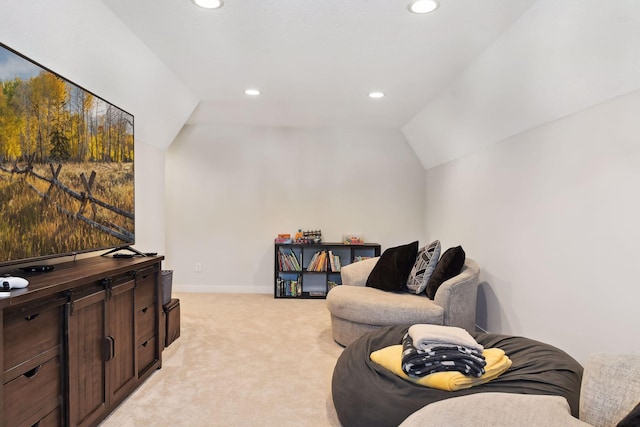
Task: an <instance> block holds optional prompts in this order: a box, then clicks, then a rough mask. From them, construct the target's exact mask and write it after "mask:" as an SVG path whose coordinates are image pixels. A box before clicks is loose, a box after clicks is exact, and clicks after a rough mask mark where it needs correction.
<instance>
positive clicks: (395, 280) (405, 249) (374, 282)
mask: <svg viewBox="0 0 640 427" xmlns="http://www.w3.org/2000/svg"><path fill="white" fill-rule="evenodd" d="M417 255H418V241H417V240H416V241H415V242H413V243H409V244H408V245H402V246H396V247H394V248H389V249H387V250H385V251H384V252H383V253H382V255H381V256H380V259H379V260H378V262H377V263H376V265H375V266H374V267H373V270H371V273H370V274H369V277H368V278H367V286H368V287H370V288H377V289H381V290H383V291H391V292H397V291H401V290H402V289H403V288H404V287H405V285H406V284H407V278H408V277H409V273H411V269H412V268H413V264H414V262H415V261H416V256H417Z"/></svg>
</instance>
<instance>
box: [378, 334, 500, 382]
mask: <svg viewBox="0 0 640 427" xmlns="http://www.w3.org/2000/svg"><path fill="white" fill-rule="evenodd" d="M482 355H483V356H484V358H485V360H486V362H487V365H486V366H485V368H484V370H485V373H484V374H483V375H482V376H481V377H479V378H475V377H468V376H466V375H463V374H461V373H460V372H436V373H434V374H431V375H427V376H424V377H420V378H414V377H410V376H408V375H407V374H405V373H404V371H403V370H402V345H400V344H398V345H392V346H389V347H385V348H382V349H380V350H378V351H374V352H373V353H371V355H370V356H369V357H370V358H371V360H372V361H373V362H375V363H377V364H378V365H381V366H382V367H384V368H386V369H387V370H389V371H391V372H392V373H394V374H395V375H397V376H399V377H400V378H404V379H405V380H409V381H411V382H413V383H415V384H419V385H422V386H425V387H431V388H435V389H438V390H445V391H456V390H463V389H465V388H470V387H473V386H476V385H480V384H484V383H487V382H489V381H491V380H493V379H496V378H498V377H499V376H500V375H501V374H502V373H504V372H506V371H507V370H508V369H509V368H510V367H511V359H509V357H508V356H507V355H506V354H505V353H504V351H503V350H502V349H500V348H488V349H486V350H484V351H483V353H482Z"/></svg>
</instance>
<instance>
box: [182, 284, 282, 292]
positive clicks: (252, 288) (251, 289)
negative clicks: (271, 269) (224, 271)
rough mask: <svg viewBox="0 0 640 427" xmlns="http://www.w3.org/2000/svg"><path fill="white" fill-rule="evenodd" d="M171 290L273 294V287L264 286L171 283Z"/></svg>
mask: <svg viewBox="0 0 640 427" xmlns="http://www.w3.org/2000/svg"><path fill="white" fill-rule="evenodd" d="M172 291H173V292H187V293H204V294H273V288H266V287H264V286H207V285H175V284H174V285H173V286H172Z"/></svg>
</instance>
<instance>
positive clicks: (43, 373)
mask: <svg viewBox="0 0 640 427" xmlns="http://www.w3.org/2000/svg"><path fill="white" fill-rule="evenodd" d="M61 380H62V378H61V374H60V357H59V356H56V357H54V358H53V359H50V360H49V361H47V362H45V363H43V364H42V365H38V366H37V367H35V368H33V369H31V370H29V371H27V372H25V373H24V374H23V375H20V376H19V377H17V378H16V379H14V380H12V381H9V382H8V383H6V384H5V385H4V414H5V422H6V425H7V426H20V425H23V424H24V423H25V422H27V421H29V422H30V423H31V424H29V425H32V424H33V422H31V420H30V418H31V419H32V418H33V416H34V414H37V413H45V414H48V413H49V412H50V411H51V410H53V409H54V408H56V407H57V406H59V405H60V394H61V392H62V387H61ZM36 421H37V419H36ZM54 425H55V424H54Z"/></svg>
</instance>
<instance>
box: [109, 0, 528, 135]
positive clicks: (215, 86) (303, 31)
mask: <svg viewBox="0 0 640 427" xmlns="http://www.w3.org/2000/svg"><path fill="white" fill-rule="evenodd" d="M103 1H104V3H105V4H106V5H107V6H108V7H109V8H110V9H111V10H113V12H114V13H115V14H116V15H117V16H118V17H119V18H120V19H121V20H122V21H123V22H124V24H125V25H127V26H128V27H129V28H131V30H132V31H133V32H134V33H135V34H136V35H137V36H138V37H139V38H140V39H141V40H142V41H143V42H144V43H145V44H146V45H147V46H149V48H150V49H151V50H152V51H153V52H154V53H155V54H156V55H157V56H158V58H160V60H161V61H163V62H164V63H165V64H166V65H167V66H168V67H169V69H171V70H172V71H173V72H174V73H175V74H176V76H177V77H178V78H179V79H180V80H181V81H182V82H184V84H185V85H187V86H188V87H189V88H190V89H191V90H192V91H193V93H194V94H195V96H196V97H197V98H199V99H200V104H199V106H198V107H197V109H196V110H195V112H194V113H193V114H192V116H191V118H190V119H189V120H188V122H187V123H189V124H212V125H256V126H383V127H393V128H400V127H402V126H403V125H404V124H405V123H407V122H408V121H409V120H410V119H411V118H412V117H413V116H414V115H415V114H416V113H418V111H420V110H421V109H422V108H423V107H424V106H425V105H427V104H428V103H429V102H430V100H431V99H432V98H433V97H434V96H435V95H436V94H437V93H438V91H440V90H441V89H442V88H443V87H446V86H447V85H448V84H449V83H450V82H451V81H452V80H453V79H454V78H455V77H456V76H457V75H458V74H459V73H460V72H461V71H462V70H463V69H464V68H465V67H467V66H468V65H469V64H470V63H471V62H472V61H473V60H474V59H475V58H476V57H478V56H479V55H480V54H481V53H482V52H483V51H484V50H485V49H486V48H487V47H488V46H489V45H490V44H491V43H492V41H493V40H495V39H496V38H497V37H498V36H499V35H500V34H501V33H502V32H503V31H504V30H506V29H507V28H508V27H509V26H510V25H511V24H512V23H513V22H514V21H515V20H517V19H518V17H519V16H520V15H522V13H523V12H524V11H525V10H526V9H527V8H528V7H529V6H530V5H531V4H532V3H534V1H535V0H482V1H479V0H441V1H440V3H441V5H440V8H439V9H438V10H437V11H436V12H434V13H432V14H430V15H415V14H412V13H409V12H408V11H407V3H408V0H325V1H320V0H225V5H224V7H223V8H222V9H218V10H205V9H201V8H198V7H196V6H195V5H194V4H193V3H192V2H191V0H103ZM150 78H152V77H150ZM249 87H252V88H258V89H260V90H261V91H262V95H260V96H259V97H256V98H252V97H249V96H247V95H245V94H244V90H245V89H246V88H249ZM373 90H377V91H383V92H385V93H386V96H385V98H383V99H378V100H373V99H370V98H368V96H367V94H368V93H369V92H370V91H373Z"/></svg>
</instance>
